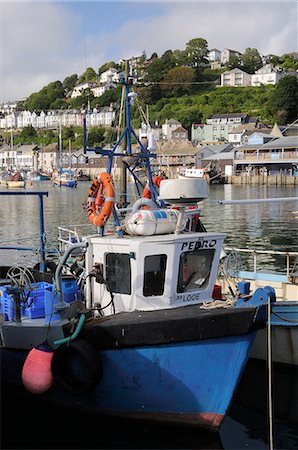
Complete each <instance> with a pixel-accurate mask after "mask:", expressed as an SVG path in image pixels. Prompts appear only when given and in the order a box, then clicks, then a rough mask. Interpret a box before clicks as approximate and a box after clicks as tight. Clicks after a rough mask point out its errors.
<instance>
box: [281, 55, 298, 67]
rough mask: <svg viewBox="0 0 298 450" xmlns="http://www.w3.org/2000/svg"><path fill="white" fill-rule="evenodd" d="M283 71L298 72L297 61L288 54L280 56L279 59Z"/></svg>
mask: <svg viewBox="0 0 298 450" xmlns="http://www.w3.org/2000/svg"><path fill="white" fill-rule="evenodd" d="M280 59H281V62H282V66H283V68H284V69H286V70H288V69H292V70H298V59H297V57H294V56H292V55H289V54H285V55H282V57H281V58H280Z"/></svg>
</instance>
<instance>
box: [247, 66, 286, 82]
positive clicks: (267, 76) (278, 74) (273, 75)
mask: <svg viewBox="0 0 298 450" xmlns="http://www.w3.org/2000/svg"><path fill="white" fill-rule="evenodd" d="M285 75H287V74H286V73H285V72H283V71H282V70H280V69H277V68H274V67H273V64H266V65H265V66H263V67H261V68H260V69H259V70H257V71H256V72H255V73H254V74H253V75H252V76H251V85H252V86H260V85H261V84H277V83H278V82H279V80H280V79H281V78H282V77H284V76H285Z"/></svg>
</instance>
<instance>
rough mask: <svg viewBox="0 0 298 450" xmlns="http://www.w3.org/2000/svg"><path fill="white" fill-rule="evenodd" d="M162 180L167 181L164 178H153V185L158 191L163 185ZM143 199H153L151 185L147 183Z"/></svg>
mask: <svg viewBox="0 0 298 450" xmlns="http://www.w3.org/2000/svg"><path fill="white" fill-rule="evenodd" d="M162 180H165V178H164V177H153V178H152V183H153V185H154V187H155V188H156V189H158V188H159V186H160V183H161V181H162ZM143 197H144V198H151V197H152V195H151V191H150V185H149V183H147V184H146V186H145V187H144V190H143Z"/></svg>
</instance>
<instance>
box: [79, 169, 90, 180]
mask: <svg viewBox="0 0 298 450" xmlns="http://www.w3.org/2000/svg"><path fill="white" fill-rule="evenodd" d="M76 179H77V181H90V176H89V175H87V174H86V173H84V172H83V171H82V170H79V171H77V172H76Z"/></svg>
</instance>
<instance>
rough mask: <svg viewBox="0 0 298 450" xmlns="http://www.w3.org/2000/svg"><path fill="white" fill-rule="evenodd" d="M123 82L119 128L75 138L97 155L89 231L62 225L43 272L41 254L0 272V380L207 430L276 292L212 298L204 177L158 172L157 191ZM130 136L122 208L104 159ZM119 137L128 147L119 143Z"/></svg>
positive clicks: (217, 419) (214, 247)
mask: <svg viewBox="0 0 298 450" xmlns="http://www.w3.org/2000/svg"><path fill="white" fill-rule="evenodd" d="M131 85H132V80H131V79H130V78H127V80H126V82H125V84H124V92H125V93H126V95H125V105H126V117H127V119H128V120H127V124H126V128H125V132H123V133H122V137H121V138H119V140H118V141H117V143H116V144H115V146H114V147H113V148H112V149H111V150H108V149H98V148H88V147H85V151H86V152H87V151H90V152H92V151H96V152H97V153H98V152H100V151H103V152H104V155H105V156H107V157H108V167H107V171H106V172H102V173H101V174H100V176H99V177H97V178H96V179H94V180H93V182H92V184H91V186H90V189H89V192H88V193H86V197H87V198H86V205H85V206H86V213H87V217H88V219H89V222H90V223H91V224H92V225H93V226H94V232H92V233H91V234H85V235H84V236H81V237H79V236H77V238H73V236H74V235H73V234H72V235H70V239H68V240H67V241H66V242H65V244H66V245H65V249H64V254H63V255H62V256H61V258H60V259H59V261H58V266H57V268H56V269H53V270H55V272H54V275H53V274H52V275H50V274H46V273H45V267H46V264H45V260H44V258H42V261H41V263H40V266H39V270H38V271H36V270H35V271H33V270H32V269H30V270H29V269H26V271H24V270H19V271H18V268H14V269H13V270H10V271H9V270H8V272H7V273H6V275H5V277H6V279H8V280H10V281H11V282H10V283H8V284H4V285H3V287H2V297H1V305H2V314H3V319H4V320H3V322H2V324H1V337H2V342H1V359H2V363H1V367H2V370H3V375H2V379H1V381H2V382H9V383H13V384H23V385H24V387H25V388H26V389H27V390H28V391H30V392H32V393H35V394H38V395H42V396H44V397H45V398H47V399H48V400H52V401H54V402H57V401H58V402H60V403H64V404H67V405H68V406H72V407H77V408H79V409H86V410H92V411H94V412H98V413H105V414H113V415H121V416H125V417H131V418H137V419H143V420H149V421H159V422H170V423H176V424H180V425H192V426H198V427H202V428H206V429H208V430H211V431H216V430H218V429H219V427H220V425H221V424H222V422H223V420H224V417H225V415H226V413H227V411H228V409H229V406H230V404H231V402H232V399H233V396H234V393H235V390H236V388H237V385H238V383H239V380H240V378H241V375H242V373H243V370H244V368H245V365H246V362H247V360H248V355H249V351H250V349H251V346H252V344H253V342H254V339H255V336H256V332H257V330H259V329H262V328H264V327H265V323H266V312H267V308H268V307H269V306H270V304H271V303H274V301H275V293H274V289H272V288H270V287H266V286H265V287H264V288H260V289H257V290H256V291H255V292H254V293H253V295H252V297H251V298H250V299H249V300H248V301H247V302H243V299H242V298H241V296H239V298H236V299H235V300H234V301H233V302H230V301H225V300H223V299H222V298H219V296H218V290H217V289H216V286H215V285H216V276H217V270H218V264H219V260H220V255H221V251H222V246H223V242H224V237H225V236H224V234H222V233H214V232H213V233H211V232H206V231H205V230H204V227H203V226H202V225H201V224H200V220H199V218H198V208H197V203H198V202H200V201H201V200H203V199H205V198H206V197H207V196H208V189H207V183H206V181H205V180H199V179H193V180H188V179H186V180H168V179H159V180H158V186H159V192H157V180H156V179H155V177H153V176H152V173H151V167H150V159H151V158H152V154H151V153H150V151H148V149H147V148H146V147H144V146H143V145H142V143H141V142H140V141H139V140H138V139H137V137H136V134H135V133H133V130H132V129H131V127H130V120H129V119H130V107H131V100H130V99H131V98H133V96H132V95H131V94H132V92H130V89H131ZM131 134H134V136H135V138H136V139H137V142H138V146H139V147H138V150H137V151H135V153H134V154H133V156H134V167H137V165H136V164H135V162H136V161H138V163H139V164H138V167H139V166H140V165H143V167H144V168H146V170H147V175H148V183H146V184H142V182H141V181H140V179H139V178H138V176H137V173H136V174H135V173H134V171H133V169H132V167H131V166H130V169H131V170H130V174H131V175H132V176H133V179H134V181H135V187H136V193H138V194H139V195H138V197H139V198H138V200H137V201H136V202H135V203H134V204H133V205H132V207H131V206H130V205H128V204H127V196H126V192H121V194H118V193H117V192H116V190H115V187H114V183H113V177H112V167H113V159H114V157H119V156H121V157H123V156H124V155H127V154H128V155H132V149H131V139H130V138H131ZM123 138H126V143H127V151H126V152H118V145H119V143H120V142H121V139H123ZM85 142H86V139H85ZM127 164H129V163H127ZM124 169H125V170H126V167H124ZM155 182H156V183H155ZM144 193H145V195H144ZM39 195H40V194H39ZM119 195H121V196H122V198H121V208H120V206H119V204H120V201H119V202H118V201H117V200H118V196H119ZM41 203H42V202H41ZM40 217H42V214H40ZM41 222H42V223H43V221H42V220H41ZM40 234H41V236H42V238H41V245H44V240H43V234H44V233H43V230H41V233H40ZM44 253H45V249H43V251H41V252H40V254H41V255H42V256H44ZM70 256H72V257H74V258H76V259H77V261H76V263H72V264H71V265H69V264H67V262H68V260H69V257H70ZM25 275H26V276H25ZM52 277H54V282H52ZM40 360H41V362H40ZM32 365H34V370H32ZM45 368H46V369H45Z"/></svg>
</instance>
